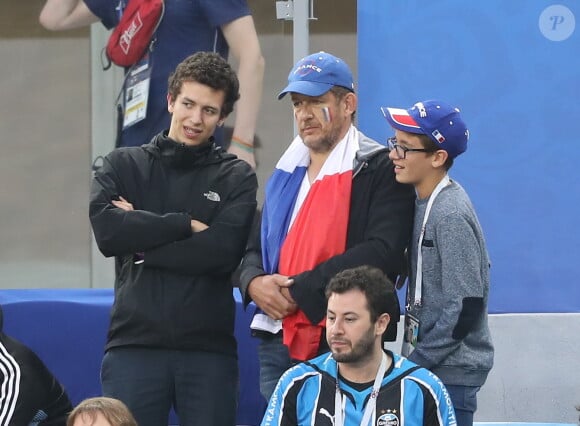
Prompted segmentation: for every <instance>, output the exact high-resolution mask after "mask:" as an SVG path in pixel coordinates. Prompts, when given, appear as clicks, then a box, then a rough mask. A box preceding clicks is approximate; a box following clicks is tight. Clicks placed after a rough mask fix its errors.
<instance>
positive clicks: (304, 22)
mask: <svg viewBox="0 0 580 426" xmlns="http://www.w3.org/2000/svg"><path fill="white" fill-rule="evenodd" d="M310 1H311V0H294V24H293V25H294V29H293V31H292V41H293V52H294V63H296V62H298V61H299V60H300V59H302V58H303V57H305V56H306V55H308V54H309V53H310V52H309V50H310V45H309V41H310V29H309V26H308V18H309V12H310ZM312 1H314V0H312Z"/></svg>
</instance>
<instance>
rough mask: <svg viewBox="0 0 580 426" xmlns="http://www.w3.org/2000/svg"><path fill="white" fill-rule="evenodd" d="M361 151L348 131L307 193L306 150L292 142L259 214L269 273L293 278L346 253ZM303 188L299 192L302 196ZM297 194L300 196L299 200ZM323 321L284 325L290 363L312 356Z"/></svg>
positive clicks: (294, 320)
mask: <svg viewBox="0 0 580 426" xmlns="http://www.w3.org/2000/svg"><path fill="white" fill-rule="evenodd" d="M358 149H359V140H358V132H357V131H356V128H355V127H354V126H351V127H350V129H349V131H348V132H347V134H346V136H345V137H344V138H343V139H342V140H341V141H340V142H339V143H338V144H337V145H336V146H335V147H334V149H333V150H332V152H331V153H330V155H329V156H328V158H327V159H326V161H325V163H324V165H323V167H322V169H321V170H320V172H319V174H318V176H317V177H316V178H315V180H314V181H313V182H312V184H311V185H310V188H309V190H308V192H307V194H305V195H304V185H306V189H308V185H309V183H308V181H307V179H308V177H307V176H306V170H307V167H308V165H309V163H310V156H309V152H308V148H307V147H306V146H305V145H304V143H303V142H302V139H301V138H300V137H296V138H295V139H294V141H293V142H292V143H291V144H290V147H289V148H288V149H287V150H286V152H285V153H284V154H283V155H282V157H281V158H280V160H279V161H278V164H277V165H276V169H275V171H274V173H273V174H272V176H271V177H270V180H269V181H268V184H267V186H266V196H265V199H266V201H265V203H264V209H263V214H262V259H263V263H264V265H263V266H264V270H265V271H266V272H267V273H269V274H272V273H276V272H278V273H280V274H282V275H288V276H292V275H296V274H299V273H301V272H304V271H307V270H310V269H313V268H314V267H315V266H316V265H318V264H320V263H321V262H324V261H326V260H328V259H329V258H331V257H333V256H335V255H337V254H340V253H343V252H344V251H345V249H346V233H347V227H348V219H349V211H350V195H351V188H352V168H353V163H354V159H355V155H356V152H357V151H358ZM301 188H302V191H301ZM299 194H300V196H299ZM323 327H324V320H323V321H321V322H320V323H319V324H315V325H313V324H311V323H310V321H309V320H308V318H307V317H306V315H305V314H304V313H303V312H302V311H300V310H299V311H297V312H296V313H295V314H293V315H291V316H289V317H287V318H285V319H284V320H283V328H284V344H286V345H287V346H288V348H289V351H290V356H291V357H292V358H293V359H298V360H306V359H309V358H312V357H313V356H315V355H316V353H317V350H318V345H319V343H320V339H321V336H322V330H323Z"/></svg>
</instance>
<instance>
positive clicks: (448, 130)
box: [381, 100, 469, 158]
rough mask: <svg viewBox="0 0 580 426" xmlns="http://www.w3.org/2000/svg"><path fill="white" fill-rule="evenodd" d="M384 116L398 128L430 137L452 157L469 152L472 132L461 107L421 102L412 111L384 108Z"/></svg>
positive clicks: (431, 101)
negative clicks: (462, 115)
mask: <svg viewBox="0 0 580 426" xmlns="http://www.w3.org/2000/svg"><path fill="white" fill-rule="evenodd" d="M381 111H382V112H383V115H384V116H385V118H386V119H387V121H388V122H389V124H390V125H391V127H393V128H394V129H398V130H402V131H404V132H408V133H415V134H421V135H427V136H429V138H431V139H432V140H433V141H434V142H435V143H436V144H437V146H439V147H440V149H443V150H445V151H447V153H448V154H449V156H450V157H451V158H455V157H457V156H458V155H459V154H461V153H462V152H464V151H465V150H466V149H467V141H468V139H469V130H467V126H466V125H465V123H464V122H463V119H462V118H461V115H460V113H459V108H454V107H452V106H450V105H448V104H446V103H445V102H441V101H436V100H428V101H423V102H417V103H416V104H415V105H413V106H412V107H411V108H409V109H401V108H391V107H382V108H381Z"/></svg>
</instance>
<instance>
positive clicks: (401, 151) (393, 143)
mask: <svg viewBox="0 0 580 426" xmlns="http://www.w3.org/2000/svg"><path fill="white" fill-rule="evenodd" d="M387 148H389V151H392V150H395V152H396V153H397V157H399V159H401V160H404V159H406V158H407V152H435V151H433V150H432V149H427V148H407V147H406V146H403V145H399V144H398V143H397V138H395V137H392V138H388V139H387Z"/></svg>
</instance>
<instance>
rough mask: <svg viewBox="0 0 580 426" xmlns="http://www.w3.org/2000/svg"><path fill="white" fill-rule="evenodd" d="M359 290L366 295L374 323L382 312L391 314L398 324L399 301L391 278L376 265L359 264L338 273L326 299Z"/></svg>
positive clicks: (329, 285)
mask: <svg viewBox="0 0 580 426" xmlns="http://www.w3.org/2000/svg"><path fill="white" fill-rule="evenodd" d="M350 290H359V291H361V292H362V293H364V295H365V296H366V299H367V307H368V309H369V312H370V316H371V321H372V322H373V323H374V322H376V321H377V319H378V318H379V317H380V316H381V315H382V314H385V313H386V314H389V315H390V317H391V322H392V323H394V324H396V322H397V321H398V318H399V301H398V299H397V295H396V294H395V286H394V285H393V283H392V282H391V280H390V279H389V278H388V277H387V276H386V275H385V274H384V273H383V271H381V270H380V269H378V268H375V267H374V266H368V265H363V266H358V267H356V268H352V269H345V270H344V271H342V272H339V273H338V274H336V275H335V276H334V277H333V278H332V279H331V280H330V282H329V283H328V286H327V287H326V299H327V300H328V299H329V298H330V296H331V295H332V294H333V293H336V294H343V293H346V292H348V291H350Z"/></svg>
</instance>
